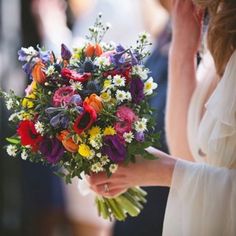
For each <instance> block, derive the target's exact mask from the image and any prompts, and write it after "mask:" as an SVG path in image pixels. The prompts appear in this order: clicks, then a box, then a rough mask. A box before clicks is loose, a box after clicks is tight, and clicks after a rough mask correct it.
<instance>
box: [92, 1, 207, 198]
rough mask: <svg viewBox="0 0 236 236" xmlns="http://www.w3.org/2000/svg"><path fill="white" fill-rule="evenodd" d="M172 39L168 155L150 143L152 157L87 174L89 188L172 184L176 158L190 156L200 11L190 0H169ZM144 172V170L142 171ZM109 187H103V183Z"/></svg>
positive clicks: (110, 193) (114, 189)
mask: <svg viewBox="0 0 236 236" xmlns="http://www.w3.org/2000/svg"><path fill="white" fill-rule="evenodd" d="M171 14H172V23H173V39H172V44H171V48H170V57H169V78H168V80H169V88H168V95H167V115H166V124H167V127H166V130H167V138H168V143H169V148H170V151H171V155H168V154H166V153H163V152H161V151H160V150H157V149H155V148H152V147H149V148H148V150H147V151H149V152H150V153H151V154H153V155H154V156H155V157H158V158H157V159H156V160H154V161H147V160H143V159H142V158H138V161H137V162H136V163H135V164H129V165H127V166H125V165H122V164H121V165H119V167H118V170H117V171H116V173H115V174H113V175H112V176H111V177H110V178H108V177H107V176H106V174H105V173H99V174H94V175H92V176H90V177H88V181H89V183H90V186H91V189H92V190H94V191H95V192H97V193H98V194H100V195H103V196H105V197H113V196H116V195H118V194H120V193H122V192H125V191H126V190H127V189H128V188H130V187H132V186H137V185H138V186H171V181H172V175H173V171H174V167H175V164H176V161H177V160H176V159H179V158H181V159H186V160H192V156H191V154H190V151H189V146H188V140H187V113H188V107H189V102H190V98H191V96H192V93H193V91H194V89H195V86H196V75H195V73H196V60H195V58H196V53H197V50H198V46H199V43H200V34H201V19H202V14H201V12H199V11H197V9H196V7H195V6H194V5H193V3H192V1H190V0H172V2H171ZM144 173H145V174H144ZM105 184H107V185H108V186H109V191H108V192H105V191H104V185H105Z"/></svg>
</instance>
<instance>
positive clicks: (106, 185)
mask: <svg viewBox="0 0 236 236" xmlns="http://www.w3.org/2000/svg"><path fill="white" fill-rule="evenodd" d="M109 191H110V189H109V185H108V184H104V192H105V193H108V192H109Z"/></svg>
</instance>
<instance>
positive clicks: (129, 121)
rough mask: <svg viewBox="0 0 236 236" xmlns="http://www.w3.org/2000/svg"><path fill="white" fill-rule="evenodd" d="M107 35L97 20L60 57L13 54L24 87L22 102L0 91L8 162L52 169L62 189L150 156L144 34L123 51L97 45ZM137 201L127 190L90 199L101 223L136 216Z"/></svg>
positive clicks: (28, 51)
mask: <svg viewBox="0 0 236 236" xmlns="http://www.w3.org/2000/svg"><path fill="white" fill-rule="evenodd" d="M108 29H109V26H107V25H104V24H103V23H102V21H101V16H100V15H99V17H98V18H97V19H96V22H95V24H94V26H92V27H90V28H89V35H88V36H86V41H85V43H84V45H83V46H81V47H80V48H75V49H73V52H71V51H70V50H69V49H68V47H66V46H65V45H64V44H62V45H61V55H60V57H56V56H55V55H54V53H53V52H52V51H49V50H45V49H42V48H40V47H37V48H36V49H34V48H33V47H29V48H21V50H19V52H18V55H19V60H20V61H21V62H25V64H24V65H23V70H24V71H25V73H26V74H27V76H28V77H29V79H31V80H32V82H31V84H30V85H29V86H28V87H27V88H26V90H25V96H24V97H23V98H22V97H19V96H17V95H15V93H14V92H13V91H10V92H9V93H6V92H1V95H2V96H3V97H4V98H5V101H6V106H7V108H8V109H10V110H12V111H13V113H12V115H11V116H10V117H9V121H10V122H12V123H13V124H15V125H16V127H17V128H16V134H15V135H14V136H12V137H10V138H7V141H8V142H9V143H10V144H9V145H8V146H7V153H8V154H9V155H10V156H13V157H17V156H21V158H22V159H24V160H25V159H27V160H29V161H31V162H42V163H46V164H50V165H53V166H57V167H59V168H58V170H59V171H58V175H60V176H62V177H64V178H65V180H66V182H67V183H69V182H70V181H71V179H72V178H74V177H79V178H81V174H82V173H85V174H88V175H89V174H91V173H98V172H101V171H103V172H106V173H107V175H108V176H110V175H112V174H113V173H114V172H115V171H116V169H117V167H118V164H119V163H129V162H134V161H135V157H136V155H141V156H142V157H143V158H147V159H152V158H153V157H152V156H151V155H150V154H149V153H147V152H146V151H145V148H146V147H148V146H150V145H152V144H153V143H156V142H157V140H158V137H159V135H158V134H153V133H152V131H153V130H154V125H155V121H154V120H153V117H152V109H151V108H150V107H149V105H148V101H147V100H148V97H149V96H150V95H151V94H152V93H153V90H154V89H155V88H156V87H157V84H156V83H154V82H153V79H152V78H151V77H150V78H149V76H148V73H149V71H148V69H146V68H145V67H144V66H143V60H144V58H145V57H146V56H147V55H148V53H149V52H148V50H147V46H148V45H150V43H149V41H148V37H147V34H145V33H142V34H140V35H139V38H138V40H137V42H136V45H135V46H133V47H130V48H125V47H123V46H122V45H119V44H117V45H116V44H114V43H104V42H102V39H103V36H104V35H105V33H106V31H107V30H108ZM145 195H146V193H145V192H144V191H143V190H142V189H140V188H139V187H134V188H131V189H129V190H128V191H127V192H125V193H123V194H121V195H120V196H117V197H114V198H105V197H102V196H97V197H96V205H97V208H98V213H99V215H101V216H102V217H103V218H105V219H108V218H109V219H111V218H116V219H118V220H124V219H125V218H126V217H127V215H128V214H129V215H131V216H136V215H138V214H139V212H140V210H141V209H142V207H143V203H145V202H146V200H145Z"/></svg>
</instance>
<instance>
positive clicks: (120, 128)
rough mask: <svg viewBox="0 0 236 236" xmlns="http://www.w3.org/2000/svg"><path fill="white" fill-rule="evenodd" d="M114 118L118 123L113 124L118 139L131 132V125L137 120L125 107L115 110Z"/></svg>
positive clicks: (130, 110) (131, 111)
mask: <svg viewBox="0 0 236 236" xmlns="http://www.w3.org/2000/svg"><path fill="white" fill-rule="evenodd" d="M116 116H117V118H118V121H117V122H116V123H115V126H114V127H115V130H116V132H117V134H118V135H119V136H120V137H123V134H124V133H125V132H126V133H127V132H130V131H131V130H132V124H133V123H134V122H135V121H136V120H137V116H136V115H135V113H134V112H133V110H132V109H130V108H129V107H126V106H120V107H119V108H118V109H117V112H116Z"/></svg>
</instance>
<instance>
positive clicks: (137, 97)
mask: <svg viewBox="0 0 236 236" xmlns="http://www.w3.org/2000/svg"><path fill="white" fill-rule="evenodd" d="M143 88H144V83H143V81H142V80H141V79H140V78H133V79H132V80H131V82H130V93H131V96H132V101H133V102H134V103H136V104H139V103H140V102H141V101H142V100H143V99H144V92H143Z"/></svg>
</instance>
